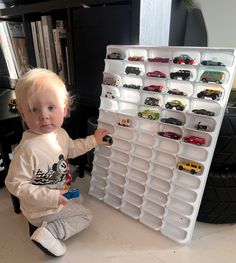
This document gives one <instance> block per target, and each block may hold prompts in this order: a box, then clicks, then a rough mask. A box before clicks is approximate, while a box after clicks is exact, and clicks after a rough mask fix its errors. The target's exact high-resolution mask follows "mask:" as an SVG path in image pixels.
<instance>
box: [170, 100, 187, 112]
mask: <svg viewBox="0 0 236 263" xmlns="http://www.w3.org/2000/svg"><path fill="white" fill-rule="evenodd" d="M165 107H166V108H167V109H172V108H176V110H179V111H183V110H184V108H185V106H184V105H183V103H182V102H181V101H179V100H172V101H168V102H167V103H166V104H165Z"/></svg>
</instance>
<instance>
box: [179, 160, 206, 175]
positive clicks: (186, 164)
mask: <svg viewBox="0 0 236 263" xmlns="http://www.w3.org/2000/svg"><path fill="white" fill-rule="evenodd" d="M177 167H178V168H179V170H186V171H189V172H190V173H191V174H195V173H200V172H201V170H202V166H201V165H200V164H197V163H193V162H190V161H183V162H179V163H178V164H177Z"/></svg>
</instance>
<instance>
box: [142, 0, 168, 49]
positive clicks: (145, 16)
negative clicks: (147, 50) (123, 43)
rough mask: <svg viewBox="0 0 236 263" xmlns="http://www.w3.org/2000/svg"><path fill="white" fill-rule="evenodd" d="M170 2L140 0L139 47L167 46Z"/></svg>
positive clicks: (165, 0) (164, 0)
mask: <svg viewBox="0 0 236 263" xmlns="http://www.w3.org/2000/svg"><path fill="white" fill-rule="evenodd" d="M171 2H172V0H141V2H140V3H141V5H140V37H139V44H140V45H154V46H168V43H169V29H170V16H171Z"/></svg>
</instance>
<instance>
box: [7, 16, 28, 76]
mask: <svg viewBox="0 0 236 263" xmlns="http://www.w3.org/2000/svg"><path fill="white" fill-rule="evenodd" d="M7 27H8V31H9V34H10V38H11V43H12V46H13V50H14V54H15V57H16V63H17V65H18V66H17V67H18V71H19V76H21V75H23V74H24V73H26V72H27V71H28V70H29V68H30V67H29V61H28V55H27V51H26V40H25V32H24V28H23V24H22V22H18V21H15V22H13V21H8V22H7Z"/></svg>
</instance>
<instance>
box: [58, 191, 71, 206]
mask: <svg viewBox="0 0 236 263" xmlns="http://www.w3.org/2000/svg"><path fill="white" fill-rule="evenodd" d="M67 192H68V190H60V196H59V200H58V205H66V204H67V203H68V202H69V200H68V199H67V198H66V197H65V196H64V194H65V193H67Z"/></svg>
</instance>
